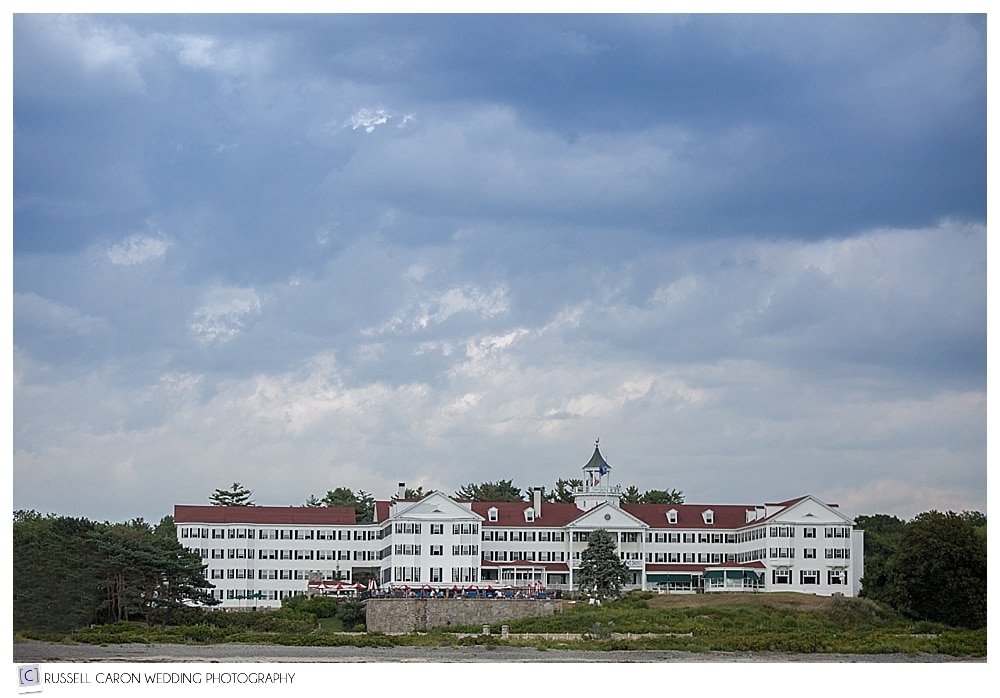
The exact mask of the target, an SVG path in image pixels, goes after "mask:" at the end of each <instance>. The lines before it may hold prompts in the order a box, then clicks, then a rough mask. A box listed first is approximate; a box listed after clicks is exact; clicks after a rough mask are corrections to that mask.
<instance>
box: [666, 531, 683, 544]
mask: <svg viewBox="0 0 1000 698" xmlns="http://www.w3.org/2000/svg"><path fill="white" fill-rule="evenodd" d="M667 542H668V543H680V542H681V534H680V533H668V534H667Z"/></svg>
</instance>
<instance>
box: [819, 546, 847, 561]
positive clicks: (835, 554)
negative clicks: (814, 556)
mask: <svg viewBox="0 0 1000 698" xmlns="http://www.w3.org/2000/svg"><path fill="white" fill-rule="evenodd" d="M824 554H825V556H826V559H827V560H850V559H851V549H850V548H827V549H826V550H825V551H824Z"/></svg>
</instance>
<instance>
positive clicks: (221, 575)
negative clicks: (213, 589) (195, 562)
mask: <svg viewBox="0 0 1000 698" xmlns="http://www.w3.org/2000/svg"><path fill="white" fill-rule="evenodd" d="M225 572H226V571H225V570H212V576H211V579H225V576H226V575H225Z"/></svg>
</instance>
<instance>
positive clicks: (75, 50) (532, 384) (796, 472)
mask: <svg viewBox="0 0 1000 698" xmlns="http://www.w3.org/2000/svg"><path fill="white" fill-rule="evenodd" d="M13 36H14V45H13V76H14V82H13V122H14V124H13V125H14V132H13V163H14V168H13V210H14V214H13V221H14V237H13V339H14V342H13V345H14V346H13V367H14V370H13V376H14V377H13V404H14V418H13V450H14V488H13V494H14V506H15V508H34V509H37V510H39V511H43V512H55V513H60V514H67V515H74V516H87V517H89V518H94V519H100V520H104V519H108V520H123V519H127V518H132V517H135V516H142V517H144V518H146V519H148V520H154V521H155V520H159V518H160V517H161V516H163V515H165V514H169V513H171V511H172V507H173V505H174V504H175V503H184V504H204V503H207V497H208V495H209V494H211V492H212V491H213V490H214V489H215V488H218V487H224V486H227V485H228V484H230V483H232V482H233V481H234V480H238V481H240V482H242V483H243V484H245V485H246V486H248V487H250V488H251V489H253V490H254V492H255V499H256V501H257V503H258V504H278V505H289V504H296V505H297V504H301V503H303V502H304V501H305V500H306V498H307V497H308V496H309V495H310V494H316V495H318V496H322V495H323V494H324V493H325V492H326V491H327V490H329V489H333V488H335V487H339V486H345V487H349V488H351V489H354V490H358V489H363V490H365V491H368V492H371V493H373V494H374V495H375V496H376V497H378V498H387V497H388V496H389V495H391V494H392V493H393V492H394V491H395V488H396V483H398V482H401V481H405V482H406V483H407V485H408V486H411V487H416V486H422V487H423V488H424V489H425V490H428V489H441V490H444V491H446V492H448V493H452V492H454V491H455V490H456V489H458V488H460V487H461V486H463V485H465V484H467V483H470V482H482V481H486V480H497V479H512V480H513V481H514V483H515V485H517V486H519V487H522V488H528V487H531V486H535V485H544V486H546V487H547V488H551V487H552V485H553V484H554V483H555V481H556V480H557V479H558V478H570V477H577V476H578V475H579V473H580V468H581V467H582V466H583V465H584V464H585V463H586V462H587V460H588V459H589V458H590V455H591V452H592V450H593V444H594V440H595V439H597V438H600V444H601V450H602V452H603V453H604V455H605V456H606V457H607V459H608V461H609V462H610V464H611V465H612V468H613V478H614V481H615V482H617V483H620V484H622V485H633V484H634V485H636V486H637V487H639V488H640V489H641V490H645V489H667V488H676V489H679V490H682V491H683V492H684V493H685V495H686V497H687V501H689V502H693V503H759V502H763V501H780V500H783V499H787V498H790V497H794V496H799V495H803V494H813V495H816V496H817V497H820V498H821V499H824V500H827V501H833V502H838V503H840V505H841V506H842V507H843V508H844V510H845V512H846V513H848V514H851V515H857V514H872V513H883V512H884V513H891V514H896V515H898V516H902V517H907V518H908V517H910V516H913V515H914V514H916V513H918V512H920V511H924V510H927V509H931V508H937V509H955V510H961V509H978V510H983V511H985V509H986V443H987V439H986V132H987V129H986V20H985V17H983V16H948V15H933V16H918V15H910V16H904V15H888V16H886V15H880V16H850V15H847V16H844V15H839V16H825V15H816V16H813V15H810V16H769V15H761V16H732V15H713V16H675V15H665V16H654V17H649V16H601V17H593V16H572V15H561V16H503V17H485V16H471V17H458V16H449V15H435V16H419V17H412V16H409V17H402V16H393V15H387V16H365V15H359V16H347V17H345V16H311V17H310V16H280V15H279V16H273V15H272V16H240V15H229V16H225V15H220V16H157V15H148V16H147V15H143V16H128V15H126V16H115V15H101V16H80V15H77V16H59V15H18V16H16V17H15V18H14V20H13Z"/></svg>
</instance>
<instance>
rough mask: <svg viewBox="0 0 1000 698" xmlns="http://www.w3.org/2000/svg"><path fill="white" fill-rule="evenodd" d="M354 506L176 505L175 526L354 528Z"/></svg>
mask: <svg viewBox="0 0 1000 698" xmlns="http://www.w3.org/2000/svg"><path fill="white" fill-rule="evenodd" d="M356 518H357V517H356V515H355V512H354V508H353V507H217V506H212V505H191V504H175V505H174V523H175V524H190V523H204V524H275V525H286V526H287V525H310V526H329V525H336V526H346V525H354V523H355V520H356Z"/></svg>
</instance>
